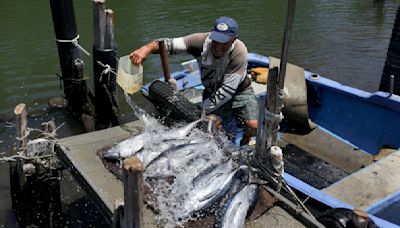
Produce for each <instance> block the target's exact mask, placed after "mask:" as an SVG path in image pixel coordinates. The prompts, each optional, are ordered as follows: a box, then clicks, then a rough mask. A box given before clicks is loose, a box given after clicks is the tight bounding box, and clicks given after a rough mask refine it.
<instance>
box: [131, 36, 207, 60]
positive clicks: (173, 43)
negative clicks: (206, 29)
mask: <svg viewBox="0 0 400 228" xmlns="http://www.w3.org/2000/svg"><path fill="white" fill-rule="evenodd" d="M207 35H208V34H207V33H194V34H191V35H188V36H184V37H179V38H161V39H158V40H153V41H152V42H150V43H148V44H146V45H143V46H142V47H140V48H139V49H137V50H135V51H133V52H132V53H131V54H130V55H129V58H130V59H131V62H132V63H133V64H136V65H138V64H141V63H143V62H144V61H145V60H146V58H147V57H148V56H149V55H150V53H151V54H158V53H159V50H160V47H159V46H158V41H159V40H164V41H165V44H166V47H167V50H168V53H169V54H175V53H182V52H187V53H189V54H192V55H194V56H196V57H197V56H199V55H200V54H201V51H202V49H203V43H204V40H205V38H206V37H207Z"/></svg>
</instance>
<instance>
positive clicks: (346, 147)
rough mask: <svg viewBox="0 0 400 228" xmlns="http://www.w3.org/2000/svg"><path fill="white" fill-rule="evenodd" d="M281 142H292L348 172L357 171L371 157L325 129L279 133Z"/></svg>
mask: <svg viewBox="0 0 400 228" xmlns="http://www.w3.org/2000/svg"><path fill="white" fill-rule="evenodd" d="M281 140H282V141H283V142H281V143H290V144H294V145H296V146H297V147H299V148H300V149H302V150H304V151H307V152H308V153H310V154H312V155H314V156H316V157H318V158H320V159H322V160H324V161H326V162H328V163H330V164H332V165H333V166H335V167H337V168H339V169H341V170H344V171H346V172H348V173H352V172H354V171H357V170H359V169H361V168H362V167H364V166H365V164H367V163H368V161H369V160H370V159H371V155H370V154H367V153H365V152H363V151H361V150H358V149H356V148H355V147H353V146H351V145H350V144H347V143H345V142H343V141H341V140H339V139H337V138H335V137H333V136H332V135H330V134H328V133H326V132H325V131H323V130H321V129H319V128H315V129H314V130H312V131H311V132H310V133H309V134H306V135H298V134H292V133H283V134H281Z"/></svg>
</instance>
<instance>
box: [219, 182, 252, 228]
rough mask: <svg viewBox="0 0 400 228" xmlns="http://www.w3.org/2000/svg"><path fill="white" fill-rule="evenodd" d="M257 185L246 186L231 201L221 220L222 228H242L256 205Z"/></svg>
mask: <svg viewBox="0 0 400 228" xmlns="http://www.w3.org/2000/svg"><path fill="white" fill-rule="evenodd" d="M256 197H257V185H255V184H250V185H246V186H244V187H243V188H242V190H240V191H239V192H238V193H237V194H236V195H235V196H234V197H233V199H232V200H230V201H229V202H228V204H227V206H226V210H225V211H224V215H223V217H222V219H221V225H220V227H221V228H242V227H244V225H245V222H246V216H247V212H248V210H249V208H250V207H251V206H252V205H253V204H254V203H255V201H256Z"/></svg>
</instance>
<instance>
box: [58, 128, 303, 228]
mask: <svg viewBox="0 0 400 228" xmlns="http://www.w3.org/2000/svg"><path fill="white" fill-rule="evenodd" d="M142 128H143V124H142V123H141V122H140V121H134V122H130V123H128V124H125V125H121V126H118V127H113V128H108V129H105V130H101V131H96V132H91V133H86V134H81V135H76V136H71V137H67V138H64V139H61V140H59V142H58V144H57V145H56V153H57V156H58V157H59V159H60V160H61V162H62V163H63V165H64V166H65V167H67V169H68V170H69V171H70V173H71V174H72V176H73V177H74V179H75V180H76V181H77V182H78V184H79V185H80V186H81V187H82V188H83V189H84V191H85V192H86V193H87V194H88V196H89V198H91V200H92V201H93V202H94V203H95V205H96V206H97V208H98V209H99V211H100V213H102V214H103V216H105V218H106V220H107V221H108V222H109V223H110V224H111V223H112V218H113V212H114V207H115V202H116V201H122V200H123V196H124V193H123V183H122V182H121V181H120V180H119V179H117V177H116V176H115V175H114V174H112V173H111V172H110V171H109V170H108V169H107V168H106V167H104V164H103V163H102V161H101V160H100V158H99V157H98V155H97V152H98V150H100V149H102V148H105V147H109V146H111V145H113V144H115V143H117V142H119V141H121V140H123V139H125V138H127V137H129V136H131V135H134V134H137V133H139V132H140V131H141V130H142ZM278 212H279V216H277V215H276V213H278ZM143 219H144V227H157V223H156V220H155V214H154V213H153V211H152V210H150V209H148V208H145V209H144V215H143ZM267 221H268V222H267ZM271 221H273V224H274V226H272V227H302V226H303V225H302V224H301V223H300V222H299V221H297V220H296V219H295V218H294V217H292V216H291V215H290V214H289V213H288V212H286V211H284V210H283V209H282V208H280V207H278V206H275V207H273V208H272V209H271V212H269V213H265V214H264V215H262V216H261V217H259V218H258V219H256V220H254V221H251V222H249V223H248V224H247V225H246V227H254V228H256V227H264V225H265V224H266V222H267V223H268V224H271V225H272V223H271Z"/></svg>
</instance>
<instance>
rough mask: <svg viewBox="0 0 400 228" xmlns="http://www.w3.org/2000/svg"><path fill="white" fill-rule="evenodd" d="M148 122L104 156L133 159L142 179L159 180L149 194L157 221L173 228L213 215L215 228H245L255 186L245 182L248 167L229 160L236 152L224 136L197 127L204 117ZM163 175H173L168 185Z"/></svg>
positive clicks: (247, 178)
mask: <svg viewBox="0 0 400 228" xmlns="http://www.w3.org/2000/svg"><path fill="white" fill-rule="evenodd" d="M146 118H147V119H146V120H145V125H146V127H145V129H144V131H143V132H142V133H141V134H139V135H136V136H133V137H131V138H128V139H126V140H124V141H122V142H120V143H118V144H116V145H114V146H113V147H112V148H110V149H109V150H108V151H107V152H105V154H104V157H105V158H107V159H113V160H122V159H125V158H129V157H131V156H137V157H138V158H140V159H141V160H142V162H143V165H144V167H145V172H144V177H145V181H146V180H149V179H151V178H153V179H154V177H156V179H157V180H159V181H158V182H157V184H156V185H152V189H151V191H152V193H153V194H154V195H155V196H156V198H157V199H156V201H157V202H156V204H157V206H158V210H159V212H160V213H159V216H158V219H159V221H160V223H162V225H163V226H164V227H176V226H177V225H178V226H180V225H183V224H184V223H185V222H187V221H189V220H195V219H197V218H198V217H202V216H203V215H207V214H209V213H213V214H215V215H217V217H218V218H217V221H218V224H217V226H219V227H244V224H245V219H246V215H247V213H248V211H249V209H250V208H251V207H252V205H254V203H255V201H256V196H257V186H256V185H254V184H249V183H250V181H249V179H250V176H251V175H250V171H249V167H247V166H246V165H244V164H240V162H237V159H233V158H232V156H233V155H234V154H237V153H240V152H239V148H238V147H237V146H235V145H234V144H233V143H231V142H230V141H229V140H227V139H225V137H223V136H222V134H215V133H212V132H209V131H207V130H206V131H204V130H201V129H199V128H196V126H198V125H199V124H200V123H201V122H203V121H204V119H200V120H197V121H194V122H192V123H190V124H188V125H186V126H183V127H179V128H174V127H173V128H167V127H165V126H163V125H161V124H159V123H158V122H157V121H154V119H151V117H149V116H146ZM142 120H143V119H142ZM209 126H210V124H209ZM167 176H173V181H172V183H171V181H163V180H164V179H163V178H162V177H167ZM160 177H161V178H160Z"/></svg>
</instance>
